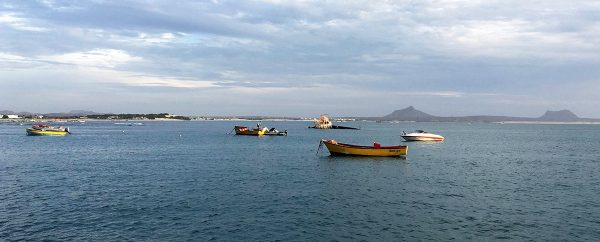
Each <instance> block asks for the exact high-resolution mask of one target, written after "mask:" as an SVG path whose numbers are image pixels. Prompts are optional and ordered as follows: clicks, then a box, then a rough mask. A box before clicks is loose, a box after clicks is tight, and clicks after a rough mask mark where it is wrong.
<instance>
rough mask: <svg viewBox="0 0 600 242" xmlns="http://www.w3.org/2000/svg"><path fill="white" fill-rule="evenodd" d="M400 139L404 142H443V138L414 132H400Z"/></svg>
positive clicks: (419, 131) (417, 131)
mask: <svg viewBox="0 0 600 242" xmlns="http://www.w3.org/2000/svg"><path fill="white" fill-rule="evenodd" d="M401 136H402V138H404V140H406V141H444V136H441V135H437V134H432V133H429V132H425V131H423V130H416V131H414V132H412V133H406V132H404V131H402V135H401Z"/></svg>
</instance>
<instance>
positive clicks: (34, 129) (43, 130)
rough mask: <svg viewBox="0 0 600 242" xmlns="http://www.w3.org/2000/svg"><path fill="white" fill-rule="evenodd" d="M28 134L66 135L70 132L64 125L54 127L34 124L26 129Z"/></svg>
mask: <svg viewBox="0 0 600 242" xmlns="http://www.w3.org/2000/svg"><path fill="white" fill-rule="evenodd" d="M25 131H26V132H27V135H30V136H39V135H53V136H64V135H67V134H70V133H71V132H69V128H64V127H62V126H61V127H52V126H48V125H45V124H34V125H32V126H31V128H27V129H25Z"/></svg>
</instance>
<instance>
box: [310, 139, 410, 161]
mask: <svg viewBox="0 0 600 242" xmlns="http://www.w3.org/2000/svg"><path fill="white" fill-rule="evenodd" d="M323 144H325V147H327V149H328V150H329V153H330V154H331V155H332V156H346V155H347V156H387V157H394V156H395V157H399V156H406V154H407V152H408V147H407V146H406V145H397V146H381V145H380V144H379V143H374V144H373V146H360V145H351V144H344V143H338V142H337V141H335V140H321V143H320V144H319V150H320V148H321V146H322V145H323Z"/></svg>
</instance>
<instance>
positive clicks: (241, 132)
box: [233, 125, 287, 136]
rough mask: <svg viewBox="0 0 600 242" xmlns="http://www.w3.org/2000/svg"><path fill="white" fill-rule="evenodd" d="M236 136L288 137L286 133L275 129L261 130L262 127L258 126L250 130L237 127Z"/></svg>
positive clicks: (235, 129)
mask: <svg viewBox="0 0 600 242" xmlns="http://www.w3.org/2000/svg"><path fill="white" fill-rule="evenodd" d="M233 129H234V131H235V134H236V135H251V136H262V135H272V136H287V130H286V131H283V132H281V131H279V130H277V129H275V128H271V129H269V128H267V127H264V128H261V127H260V125H257V127H256V128H254V129H250V128H248V127H246V126H235V127H234V128H233Z"/></svg>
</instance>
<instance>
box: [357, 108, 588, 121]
mask: <svg viewBox="0 0 600 242" xmlns="http://www.w3.org/2000/svg"><path fill="white" fill-rule="evenodd" d="M359 119H362V120H382V121H393V120H394V121H417V122H511V121H513V122H515V121H516V122H600V119H590V118H579V117H578V116H577V115H575V114H574V113H573V112H571V111H569V110H560V111H546V113H545V114H544V115H542V116H541V117H539V118H526V117H510V116H490V115H477V116H457V117H440V116H434V115H431V114H427V113H424V112H422V111H419V110H417V109H415V108H414V107H413V106H409V107H408V108H405V109H400V110H396V111H394V112H392V113H390V114H388V115H385V116H383V117H378V118H377V117H366V118H359Z"/></svg>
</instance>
